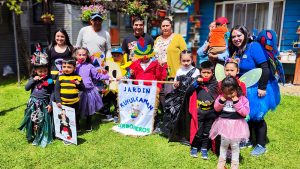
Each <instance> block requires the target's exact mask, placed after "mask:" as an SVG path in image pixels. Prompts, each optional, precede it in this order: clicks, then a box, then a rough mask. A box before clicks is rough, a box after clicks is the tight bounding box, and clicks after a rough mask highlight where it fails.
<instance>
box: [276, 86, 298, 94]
mask: <svg viewBox="0 0 300 169" xmlns="http://www.w3.org/2000/svg"><path fill="white" fill-rule="evenodd" d="M280 92H281V93H282V94H286V95H294V96H300V85H291V84H286V85H285V86H282V85H280Z"/></svg>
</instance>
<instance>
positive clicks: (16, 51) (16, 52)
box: [12, 12, 20, 86]
mask: <svg viewBox="0 0 300 169" xmlns="http://www.w3.org/2000/svg"><path fill="white" fill-rule="evenodd" d="M12 16H13V27H14V41H15V54H16V63H17V76H18V86H20V65H19V51H18V43H17V29H16V14H15V12H12Z"/></svg>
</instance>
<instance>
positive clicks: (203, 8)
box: [199, 0, 215, 46]
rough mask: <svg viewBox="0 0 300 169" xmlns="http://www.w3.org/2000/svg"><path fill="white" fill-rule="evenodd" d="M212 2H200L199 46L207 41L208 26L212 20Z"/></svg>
mask: <svg viewBox="0 0 300 169" xmlns="http://www.w3.org/2000/svg"><path fill="white" fill-rule="evenodd" d="M214 5H215V2H214V0H201V1H200V8H199V11H200V15H201V28H200V29H199V31H200V46H202V44H203V43H204V41H205V40H207V36H208V33H209V29H208V25H209V24H210V23H211V22H212V21H213V20H214V9H215V6H214Z"/></svg>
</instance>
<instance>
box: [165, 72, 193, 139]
mask: <svg viewBox="0 0 300 169" xmlns="http://www.w3.org/2000/svg"><path fill="white" fill-rule="evenodd" d="M195 70H196V68H193V69H192V70H190V71H189V72H188V73H187V74H186V75H181V76H178V77H177V81H179V82H180V85H179V87H178V88H176V89H175V90H174V91H173V92H171V93H169V94H168V95H167V96H166V107H165V114H164V117H163V123H162V126H161V131H162V133H163V135H164V136H166V137H168V138H169V141H170V142H176V141H178V142H184V143H188V142H189V125H190V116H189V114H188V113H185V112H186V111H185V107H186V106H185V104H188V101H187V100H185V93H186V90H187V88H188V86H189V85H190V84H191V83H192V82H193V80H194V79H193V78H192V75H193V74H194V72H195Z"/></svg>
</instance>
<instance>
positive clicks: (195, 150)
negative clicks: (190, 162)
mask: <svg viewBox="0 0 300 169" xmlns="http://www.w3.org/2000/svg"><path fill="white" fill-rule="evenodd" d="M190 156H191V157H194V158H197V157H198V149H197V148H196V147H192V149H191V152H190Z"/></svg>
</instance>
